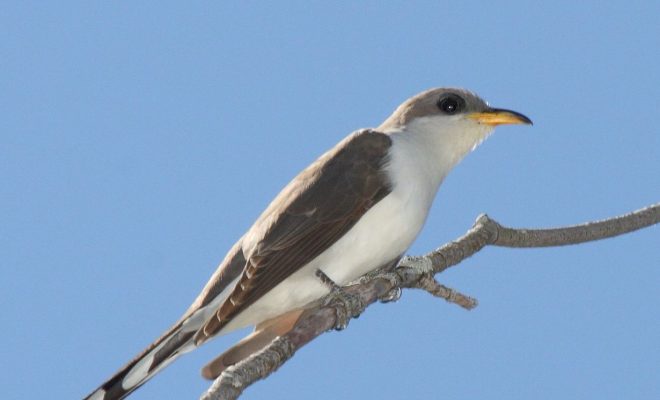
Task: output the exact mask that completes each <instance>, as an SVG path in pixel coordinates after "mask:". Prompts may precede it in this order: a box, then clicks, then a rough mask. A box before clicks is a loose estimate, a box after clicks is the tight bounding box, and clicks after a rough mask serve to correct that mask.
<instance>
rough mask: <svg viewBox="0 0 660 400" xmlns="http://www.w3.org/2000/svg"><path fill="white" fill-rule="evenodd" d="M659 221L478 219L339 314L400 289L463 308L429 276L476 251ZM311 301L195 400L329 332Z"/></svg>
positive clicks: (328, 312)
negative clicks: (539, 224)
mask: <svg viewBox="0 0 660 400" xmlns="http://www.w3.org/2000/svg"><path fill="white" fill-rule="evenodd" d="M659 222H660V203H656V204H654V205H651V206H648V207H646V208H642V209H640V210H637V211H634V212H632V213H629V214H626V215H622V216H619V217H614V218H610V219H606V220H603V221H595V222H588V223H585V224H582V225H575V226H569V227H563V228H555V229H514V228H508V227H505V226H502V225H500V224H499V223H498V222H496V221H495V220H493V219H491V218H490V217H488V216H487V215H485V214H482V215H480V216H479V217H478V218H477V220H476V222H475V224H474V225H473V226H472V228H471V229H470V230H468V232H467V233H466V234H465V235H463V236H461V237H460V238H458V239H456V240H455V241H453V242H450V243H447V244H445V245H443V246H441V247H440V248H438V249H436V250H434V251H432V252H430V253H428V254H426V255H424V256H417V257H406V258H404V259H403V260H401V262H400V263H399V265H398V266H397V267H396V268H395V270H394V271H384V272H381V273H380V274H376V275H373V276H370V277H366V278H362V279H360V280H358V281H357V282H356V283H354V284H350V285H348V286H346V287H345V288H343V290H344V292H345V294H347V295H349V296H356V297H357V298H358V299H359V300H360V301H359V302H358V303H359V305H358V306H357V307H356V309H352V310H343V311H342V312H348V314H349V315H350V316H351V317H355V316H357V315H360V314H361V313H362V312H363V311H364V309H365V308H366V307H368V306H369V305H371V304H372V303H374V302H376V301H377V300H379V299H390V298H392V297H395V298H396V297H397V296H396V295H395V296H392V293H393V292H396V293H398V291H399V290H400V289H401V288H417V289H422V290H425V291H427V292H429V293H430V294H432V295H433V296H436V297H440V298H443V299H445V300H447V301H448V302H451V303H455V304H458V305H460V306H462V307H464V308H466V309H471V308H474V307H475V306H476V305H477V301H476V299H473V298H471V297H468V296H466V295H463V294H461V293H459V292H457V291H455V290H453V289H450V288H447V287H446V286H443V285H441V284H440V283H438V282H437V281H436V280H435V278H434V275H435V274H438V273H440V272H442V271H444V270H446V269H447V268H449V267H452V266H454V265H457V264H459V263H460V262H461V261H463V260H465V259H466V258H468V257H470V256H472V255H473V254H475V253H477V252H478V251H480V250H481V249H483V248H484V247H486V246H489V245H490V246H499V247H528V248H529V247H549V246H564V245H570V244H578V243H584V242H590V241H594V240H600V239H605V238H609V237H613V236H618V235H622V234H625V233H628V232H632V231H635V230H638V229H641V228H645V227H648V226H651V225H655V224H657V223H659ZM324 304H325V303H324V302H323V301H322V300H321V301H317V302H315V303H313V304H312V305H310V307H309V308H308V309H307V310H306V311H305V312H304V313H303V314H302V316H301V317H300V319H299V320H298V322H297V323H296V325H295V327H294V328H293V329H292V330H291V331H289V332H288V333H286V334H285V335H283V336H280V337H278V338H276V339H275V340H273V341H272V342H271V343H270V344H268V345H267V346H266V347H264V348H263V349H261V350H260V351H259V352H257V353H255V354H252V355H251V356H249V357H247V358H246V359H244V360H242V361H240V362H239V363H237V364H235V365H233V366H231V367H229V368H228V369H227V370H225V371H224V372H223V373H222V374H221V375H220V377H218V379H216V380H215V382H214V383H213V384H212V385H211V387H210V388H209V389H208V391H207V392H206V393H204V394H203V395H202V397H201V400H230V399H236V398H238V397H239V396H240V394H241V393H242V391H243V390H244V389H245V388H246V387H248V386H249V385H251V384H252V383H254V382H256V381H257V380H260V379H264V378H265V377H267V376H268V375H270V374H271V373H273V372H274V371H275V370H277V368H279V367H280V366H281V365H282V364H284V363H285V362H286V361H287V360H288V359H290V358H291V357H292V356H293V354H295V352H296V351H297V350H298V349H299V348H301V347H302V346H304V345H305V344H307V343H309V342H310V341H312V340H313V339H314V338H316V337H317V336H319V335H321V334H322V333H324V332H326V331H328V330H330V329H333V328H334V327H335V326H336V324H337V315H338V313H339V312H340V310H338V308H337V306H334V305H324Z"/></svg>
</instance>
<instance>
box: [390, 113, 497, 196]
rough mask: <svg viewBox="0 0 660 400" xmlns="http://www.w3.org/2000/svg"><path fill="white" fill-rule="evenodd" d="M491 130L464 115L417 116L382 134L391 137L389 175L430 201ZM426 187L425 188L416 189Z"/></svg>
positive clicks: (396, 182)
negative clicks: (447, 177) (452, 171)
mask: <svg viewBox="0 0 660 400" xmlns="http://www.w3.org/2000/svg"><path fill="white" fill-rule="evenodd" d="M492 131H493V128H492V127H491V126H488V125H482V124H479V123H476V122H475V121H472V120H468V119H465V118H464V117H463V116H455V117H447V116H432V117H419V118H415V119H414V120H412V121H411V122H410V123H409V124H408V125H406V126H404V127H400V128H395V129H391V130H389V131H387V130H386V131H385V133H388V134H390V136H391V137H392V141H393V143H392V150H391V153H390V163H389V167H390V168H389V170H390V176H391V177H392V178H393V179H394V180H395V182H393V183H394V185H395V186H396V185H397V184H403V185H405V186H409V184H410V183H412V182H415V183H416V184H415V185H413V186H412V187H410V189H412V190H414V191H415V192H418V193H417V194H418V195H420V194H422V193H420V192H427V193H424V194H425V195H427V196H430V197H431V198H430V200H431V201H432V200H433V197H434V196H435V193H436V191H437V189H438V187H439V186H440V184H441V183H442V181H443V180H444V178H445V177H446V176H447V174H448V173H449V171H451V169H452V168H453V167H454V166H456V164H458V163H459V162H460V161H461V160H462V159H463V157H465V156H466V155H467V154H468V153H469V152H470V151H472V150H474V149H475V148H476V147H477V146H478V145H479V144H480V143H481V142H483V141H484V140H485V139H486V138H487V137H488V135H489V134H490V133H491V132H492ZM418 185H422V186H425V188H421V187H418Z"/></svg>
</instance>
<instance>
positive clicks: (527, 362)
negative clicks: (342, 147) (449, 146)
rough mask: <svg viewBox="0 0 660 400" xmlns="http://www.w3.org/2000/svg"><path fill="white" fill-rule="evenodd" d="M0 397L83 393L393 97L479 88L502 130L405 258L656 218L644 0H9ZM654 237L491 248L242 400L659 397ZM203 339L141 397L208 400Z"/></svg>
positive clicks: (457, 174)
mask: <svg viewBox="0 0 660 400" xmlns="http://www.w3.org/2000/svg"><path fill="white" fill-rule="evenodd" d="M0 38H1V39H0V110H2V111H1V114H2V118H0V135H1V138H2V141H1V143H2V145H1V146H0V179H1V181H2V185H0V210H2V211H1V212H0V259H1V260H2V262H1V264H0V268H2V276H3V277H4V278H3V279H2V280H0V292H2V303H3V306H2V307H1V308H0V310H1V311H0V320H1V321H2V325H3V327H4V329H3V330H2V333H0V336H1V340H0V350H1V351H2V358H3V361H2V363H0V387H2V391H3V395H4V396H5V397H6V398H26V397H30V398H57V399H64V398H80V397H82V396H83V395H85V394H87V393H88V392H89V391H91V390H92V389H94V388H95V387H96V386H97V385H98V384H100V383H101V382H102V381H103V380H105V379H106V378H107V377H109V376H110V375H111V374H112V373H113V372H114V371H115V370H116V369H118V368H119V367H120V366H121V365H123V364H124V363H125V362H126V361H128V359H130V358H131V357H133V356H134V354H135V353H137V352H138V351H140V350H141V349H142V348H143V347H144V346H146V345H147V344H148V343H149V342H151V341H152V340H153V339H155V338H156V337H157V336H158V335H159V334H160V333H161V332H162V331H163V330H165V329H166V328H167V327H168V326H169V325H170V324H171V323H173V322H174V321H175V320H176V319H177V318H178V317H179V316H180V314H181V313H182V312H183V311H185V309H186V308H187V307H188V305H189V303H190V301H192V300H193V298H194V297H195V296H196V294H197V292H198V291H199V289H200V288H201V287H202V286H203V284H204V283H205V282H206V279H207V278H208V276H209V275H210V274H211V273H212V271H213V270H214V269H215V267H216V265H217V263H218V262H219V261H220V260H221V259H222V258H223V256H224V254H225V251H227V250H228V249H229V247H230V246H231V245H232V244H233V242H234V241H235V240H236V239H238V238H239V237H240V236H241V235H242V233H243V232H244V231H245V230H246V229H247V228H248V227H249V226H250V224H251V223H252V222H253V221H254V219H255V218H256V217H257V216H258V214H259V213H260V211H261V210H262V209H263V208H264V207H265V206H266V205H267V204H268V202H269V201H270V199H271V198H272V197H273V196H274V195H275V194H276V193H277V192H278V190H279V189H280V188H281V187H282V186H283V185H284V184H286V182H288V180H289V179H291V178H292V177H293V176H294V175H295V174H296V173H297V172H298V171H299V170H300V169H302V168H303V167H304V166H306V165H307V164H308V163H309V162H311V161H312V160H313V159H314V158H315V157H316V156H318V155H319V154H320V153H322V152H323V151H325V150H326V149H327V148H329V147H331V146H332V145H334V144H335V143H336V142H337V141H339V140H340V139H341V138H342V137H344V136H345V135H347V134H348V133H349V132H351V131H352V130H355V129H357V128H362V127H370V126H376V125H378V124H379V123H380V122H381V121H382V120H383V119H384V118H385V117H387V115H389V113H390V112H391V111H392V110H393V109H394V108H395V107H396V106H397V105H398V104H399V103H400V102H402V101H403V100H404V99H406V98H407V97H409V96H411V95H413V94H415V93H417V92H419V91H422V90H424V89H427V88H430V87H435V86H461V87H466V88H470V89H472V90H474V91H476V92H477V93H479V94H480V95H481V96H482V97H484V98H485V99H487V100H488V101H490V102H491V104H492V105H494V106H498V107H506V108H511V109H514V110H517V111H520V112H523V113H525V114H526V115H528V116H530V117H531V118H532V119H533V120H534V122H535V125H534V126H533V127H503V128H500V129H498V131H497V132H496V133H495V134H494V135H493V136H492V137H491V138H490V139H489V140H488V141H487V142H486V143H485V144H484V145H482V146H481V147H480V148H479V149H478V150H477V151H476V152H475V153H474V154H471V155H470V156H469V157H468V158H467V159H466V160H465V161H464V162H463V163H462V164H461V165H459V166H458V168H457V169H456V170H455V171H454V172H453V173H452V174H451V175H450V176H449V177H448V179H447V180H446V181H445V183H444V185H443V186H442V187H441V189H440V193H439V195H438V198H437V199H436V202H435V205H434V208H433V211H432V214H431V216H430V218H429V220H428V222H427V225H426V227H425V229H424V231H423V233H422V234H421V235H420V237H419V238H418V240H417V241H416V243H415V244H414V245H413V247H412V249H411V251H410V253H411V254H420V253H423V252H426V251H429V250H431V249H433V248H435V247H436V246H438V245H440V244H442V243H444V242H446V241H448V240H451V239H453V238H454V237H456V236H458V235H461V234H462V233H464V231H465V230H466V229H467V228H468V227H469V226H470V225H471V223H472V222H473V220H474V218H475V217H476V216H477V215H478V214H479V213H481V212H487V213H489V214H490V215H491V216H492V217H494V218H496V219H498V220H499V221H500V222H502V223H504V224H508V225H513V226H527V227H547V226H556V225H563V224H571V223H578V222H582V221H587V220H593V219H600V218H605V217H608V216H613V215H617V214H620V213H624V212H628V211H631V210H633V209H636V208H639V207H642V206H645V205H648V204H651V203H654V202H657V201H659V200H660V179H658V173H659V172H660V163H659V161H660V160H659V154H660V128H658V115H659V109H658V104H659V101H660V72H658V71H660V51H659V49H660V6H659V5H658V2H650V1H649V2H635V1H626V2H607V3H606V2H597V1H585V2H563V1H555V2H543V3H534V2H525V1H508V2H497V3H495V2H470V4H467V2H466V3H458V2H388V3H387V4H384V2H364V3H359V4H357V3H350V4H349V3H346V4H327V3H325V2H313V3H307V2H291V3H287V5H282V4H279V5H273V4H264V3H259V2H240V4H235V5H229V4H217V2H199V3H194V4H184V3H179V2H142V3H140V4H134V3H133V2H122V3H118V2H112V3H103V4H100V3H91V2H68V3H66V2H51V3H47V4H43V3H41V4H37V3H36V2H34V3H33V2H27V1H21V2H5V3H4V5H3V7H2V10H1V11H0ZM659 266H660V230H659V228H658V227H654V228H651V229H647V230H645V231H642V232H637V233H634V234H631V235H627V236H625V237H620V238H615V239H611V240H607V241H602V242H598V243H591V244H586V245H581V246H574V247H565V248H554V249H535V250H511V249H495V248H489V249H486V250H484V251H482V252H481V253H479V254H478V255H477V256H475V257H473V258H472V259H470V260H468V261H466V262H465V263H463V264H462V265H460V266H459V267H456V268H454V269H453V270H451V271H448V272H447V273H445V274H443V275H440V276H439V279H440V280H441V281H443V282H444V283H445V284H447V285H450V286H452V287H455V288H457V289H460V290H462V291H463V292H465V293H467V294H470V295H473V296H476V297H477V298H478V299H479V300H480V306H479V307H478V308H477V309H475V310H474V311H471V312H466V311H463V310H462V309H459V308H458V307H455V306H451V305H448V304H445V303H444V302H442V301H438V300H436V299H433V298H431V297H430V296H428V295H426V294H425V293H417V292H412V291H407V292H405V293H404V294H403V297H402V299H401V300H400V301H399V302H397V303H395V304H390V305H377V306H374V307H372V308H370V309H369V310H368V311H367V312H366V313H365V314H364V315H363V316H362V317H361V318H360V319H359V320H356V321H353V322H352V323H351V326H350V327H349V329H348V330H346V331H344V332H341V333H330V334H327V335H324V336H323V337H322V338H320V340H317V341H316V342H314V343H312V344H311V345H309V346H308V347H306V348H304V349H302V350H301V351H300V352H299V353H298V354H297V355H296V357H295V358H294V359H293V360H292V361H291V362H289V363H288V364H287V365H285V366H284V367H283V368H282V369H281V370H280V371H278V372H277V373H276V374H275V375H273V376H271V377H270V378H268V379H267V380H266V381H263V382H260V383H258V384H256V385H254V386H253V387H251V388H250V389H248V390H247V392H246V393H245V395H244V398H246V399H257V398H269V399H284V398H286V399H291V398H298V399H306V398H311V397H313V398H315V399H317V400H321V399H335V398H348V399H362V398H391V399H397V398H403V397H404V396H405V397H409V398H423V397H431V398H437V397H441V396H442V397H443V398H463V399H466V398H493V399H497V398H508V399H530V398H534V399H556V398H558V397H562V398H563V397H566V398H583V399H596V398H598V399H620V398H627V399H650V398H660V380H658V371H659V368H658V365H659V363H658V362H659V360H660V347H659V346H658V343H657V339H658V337H660V313H658V307H659V306H660V291H659V290H658V288H659V284H660V269H659V268H658V267H659ZM243 334H245V332H240V333H238V334H234V335H230V336H227V337H223V338H220V339H217V340H215V341H214V342H212V343H210V344H209V345H207V346H205V347H203V348H201V349H199V350H197V351H196V352H194V353H192V354H189V355H187V356H185V357H183V358H181V359H179V361H177V362H176V363H175V364H173V365H172V366H171V367H169V368H168V369H166V370H165V371H164V372H162V373H161V374H160V375H159V376H157V377H156V378H155V379H153V380H152V381H150V382H149V383H148V384H146V385H145V386H144V387H143V388H141V389H140V390H139V391H138V392H136V393H135V394H134V396H133V397H132V398H133V399H136V400H137V399H155V398H182V399H183V398H197V397H198V396H199V394H200V393H201V392H202V391H203V390H204V389H205V388H206V387H207V386H208V383H207V382H206V381H204V380H203V379H202V378H201V377H200V375H199V369H200V368H201V367H202V366H203V365H204V364H205V363H206V362H207V361H209V360H210V359H212V358H213V357H214V356H215V355H216V354H218V353H219V352H221V351H222V349H224V348H226V347H228V346H229V345H231V343H233V342H235V341H236V340H238V339H239V338H240V337H241V336H242V335H243Z"/></svg>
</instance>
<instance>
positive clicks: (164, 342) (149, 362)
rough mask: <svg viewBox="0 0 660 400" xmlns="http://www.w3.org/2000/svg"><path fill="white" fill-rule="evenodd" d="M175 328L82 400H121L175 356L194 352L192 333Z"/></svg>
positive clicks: (181, 323)
mask: <svg viewBox="0 0 660 400" xmlns="http://www.w3.org/2000/svg"><path fill="white" fill-rule="evenodd" d="M182 326H183V321H181V322H179V323H177V324H176V325H174V326H173V327H172V328H171V329H170V330H169V331H167V332H166V333H165V334H163V336H161V337H160V338H159V339H158V340H156V341H155V342H153V343H152V344H150V345H149V347H147V348H146V349H144V351H142V353H140V354H139V355H138V356H137V357H135V358H134V359H133V360H132V361H131V362H129V363H128V364H126V365H125V366H124V367H123V368H122V369H120V370H119V371H118V372H117V373H116V374H114V375H113V376H112V377H111V378H110V379H108V380H107V381H106V382H105V383H104V384H102V385H101V386H99V387H98V388H97V389H96V390H95V391H93V392H92V393H90V394H89V395H88V396H87V397H85V399H84V400H120V399H123V398H124V397H126V396H128V395H129V394H130V393H131V392H132V391H134V390H135V389H137V388H139V387H140V386H142V385H143V384H144V383H145V382H146V381H148V380H149V379H150V378H151V377H153V376H154V375H155V374H156V373H157V372H159V371H160V370H161V369H163V368H165V367H166V366H167V365H168V364H169V363H171V362H172V361H174V360H175V359H176V358H177V357H178V356H180V355H181V354H183V353H187V352H189V351H190V350H193V349H194V348H195V344H194V342H193V336H194V335H195V330H187V329H183V328H182Z"/></svg>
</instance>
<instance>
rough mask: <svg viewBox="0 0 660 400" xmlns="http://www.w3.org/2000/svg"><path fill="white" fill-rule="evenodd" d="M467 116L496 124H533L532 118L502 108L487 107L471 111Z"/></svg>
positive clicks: (486, 123)
mask: <svg viewBox="0 0 660 400" xmlns="http://www.w3.org/2000/svg"><path fill="white" fill-rule="evenodd" d="M468 118H470V119H473V120H475V121H477V122H479V123H480V124H485V125H490V126H497V125H510V124H528V125H533V123H532V120H531V119H529V118H527V117H526V116H524V115H522V114H521V113H519V112H516V111H511V110H505V109H503V108H489V109H488V110H487V111H483V112H473V113H470V114H468Z"/></svg>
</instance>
